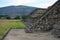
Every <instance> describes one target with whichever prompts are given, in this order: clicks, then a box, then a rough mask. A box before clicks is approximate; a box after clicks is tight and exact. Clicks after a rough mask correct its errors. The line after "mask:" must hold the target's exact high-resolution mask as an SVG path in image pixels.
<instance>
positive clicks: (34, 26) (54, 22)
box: [27, 0, 60, 35]
mask: <svg viewBox="0 0 60 40" xmlns="http://www.w3.org/2000/svg"><path fill="white" fill-rule="evenodd" d="M32 14H33V13H32ZM29 17H30V18H29ZM29 17H28V20H27V21H28V23H30V24H29V25H31V26H30V27H31V28H30V29H31V31H32V32H39V31H50V30H51V29H53V34H55V35H60V0H58V1H57V2H56V3H55V4H53V5H52V6H51V7H49V8H48V9H47V10H46V12H44V13H43V14H42V15H40V16H38V17H32V16H31V15H30V16H29ZM31 18H32V19H31ZM29 20H30V21H29ZM56 30H58V31H56Z"/></svg>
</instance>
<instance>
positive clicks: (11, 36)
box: [3, 29, 60, 40]
mask: <svg viewBox="0 0 60 40" xmlns="http://www.w3.org/2000/svg"><path fill="white" fill-rule="evenodd" d="M3 40H60V39H58V38H54V37H53V36H52V35H51V33H50V32H45V33H43V32H40V33H25V31H24V29H11V31H10V32H9V33H8V34H7V36H6V37H5V38H4V39H3Z"/></svg>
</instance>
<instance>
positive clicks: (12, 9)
mask: <svg viewBox="0 0 60 40" xmlns="http://www.w3.org/2000/svg"><path fill="white" fill-rule="evenodd" d="M35 9H36V8H35V7H29V6H23V5H20V6H8V7H3V8H0V15H9V16H16V15H28V14H30V13H31V12H32V11H33V10H35Z"/></svg>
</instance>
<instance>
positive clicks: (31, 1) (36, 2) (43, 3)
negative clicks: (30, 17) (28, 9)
mask: <svg viewBox="0 0 60 40" xmlns="http://www.w3.org/2000/svg"><path fill="white" fill-rule="evenodd" d="M56 1H57V0H0V7H5V6H13V5H15V6H17V5H26V6H32V7H39V8H47V7H48V6H51V5H52V4H54V3H55V2H56Z"/></svg>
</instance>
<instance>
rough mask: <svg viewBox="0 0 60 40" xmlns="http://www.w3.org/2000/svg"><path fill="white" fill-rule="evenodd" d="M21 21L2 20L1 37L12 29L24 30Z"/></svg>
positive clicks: (0, 21)
mask: <svg viewBox="0 0 60 40" xmlns="http://www.w3.org/2000/svg"><path fill="white" fill-rule="evenodd" d="M24 27H25V25H24V24H23V23H22V21H21V20H0V37H2V36H3V35H4V33H5V32H6V31H7V30H8V29H10V28H24Z"/></svg>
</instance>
